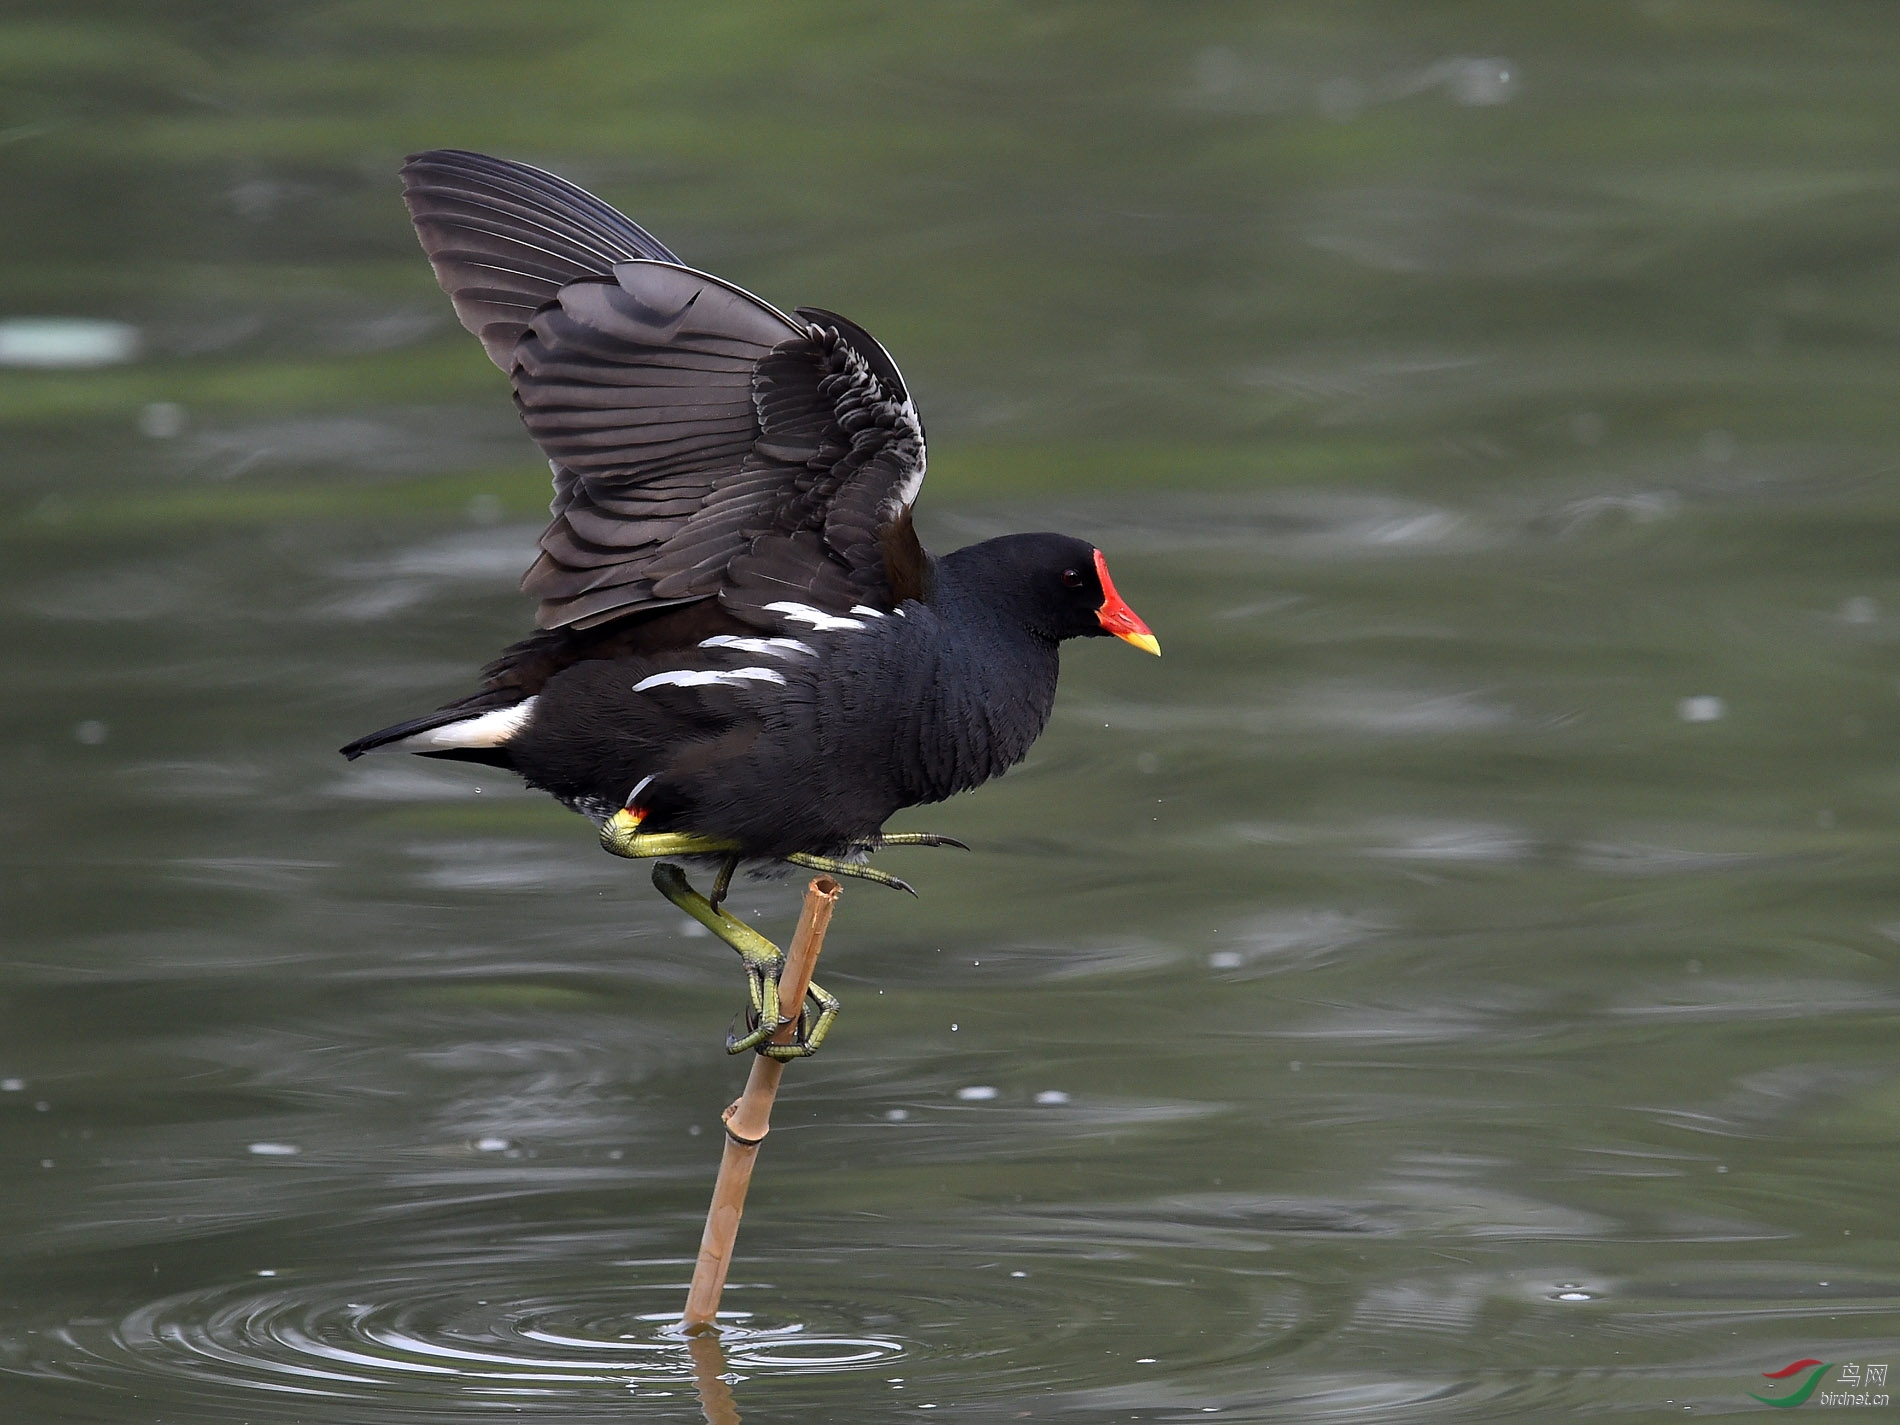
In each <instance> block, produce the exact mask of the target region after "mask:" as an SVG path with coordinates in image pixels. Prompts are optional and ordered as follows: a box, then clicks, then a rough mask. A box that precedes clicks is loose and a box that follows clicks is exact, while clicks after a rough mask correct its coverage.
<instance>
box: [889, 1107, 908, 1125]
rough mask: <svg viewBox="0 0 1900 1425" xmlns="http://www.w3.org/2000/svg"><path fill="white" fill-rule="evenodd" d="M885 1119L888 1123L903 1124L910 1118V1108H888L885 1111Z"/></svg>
mask: <svg viewBox="0 0 1900 1425" xmlns="http://www.w3.org/2000/svg"><path fill="white" fill-rule="evenodd" d="M884 1117H885V1120H886V1121H887V1122H890V1123H902V1122H903V1121H904V1120H905V1119H907V1118H909V1117H910V1110H909V1109H908V1108H887V1109H885V1110H884Z"/></svg>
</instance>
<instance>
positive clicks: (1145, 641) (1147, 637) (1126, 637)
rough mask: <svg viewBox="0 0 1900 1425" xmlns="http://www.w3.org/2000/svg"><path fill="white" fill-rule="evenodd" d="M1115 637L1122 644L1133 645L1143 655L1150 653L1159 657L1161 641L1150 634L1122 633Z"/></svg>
mask: <svg viewBox="0 0 1900 1425" xmlns="http://www.w3.org/2000/svg"><path fill="white" fill-rule="evenodd" d="M1117 637H1119V638H1120V639H1121V640H1122V641H1123V642H1124V643H1132V644H1134V645H1135V647H1137V648H1139V649H1140V650H1141V651H1142V652H1143V653H1152V654H1154V656H1155V657H1157V658H1159V657H1160V656H1161V640H1160V639H1158V638H1156V637H1155V636H1154V635H1153V634H1152V633H1124V634H1118V635H1117Z"/></svg>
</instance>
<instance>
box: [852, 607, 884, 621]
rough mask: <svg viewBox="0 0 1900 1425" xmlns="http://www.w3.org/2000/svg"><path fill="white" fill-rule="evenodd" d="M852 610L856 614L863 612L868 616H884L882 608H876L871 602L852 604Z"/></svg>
mask: <svg viewBox="0 0 1900 1425" xmlns="http://www.w3.org/2000/svg"><path fill="white" fill-rule="evenodd" d="M851 612H852V613H854V614H863V615H864V616H865V617H866V618H883V617H884V612H883V610H882V609H874V608H872V607H871V606H870V605H869V604H853V605H852V606H851Z"/></svg>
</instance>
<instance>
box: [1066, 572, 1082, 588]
mask: <svg viewBox="0 0 1900 1425" xmlns="http://www.w3.org/2000/svg"><path fill="white" fill-rule="evenodd" d="M1062 582H1063V583H1064V584H1066V585H1068V586H1069V587H1070V588H1071V589H1079V588H1081V587H1082V571H1081V570H1080V569H1064V570H1063V571H1062Z"/></svg>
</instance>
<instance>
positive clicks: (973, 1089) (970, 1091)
mask: <svg viewBox="0 0 1900 1425" xmlns="http://www.w3.org/2000/svg"><path fill="white" fill-rule="evenodd" d="M996 1094H997V1090H996V1089H995V1088H993V1087H991V1086H990V1085H989V1084H970V1085H968V1086H967V1087H965V1088H960V1089H958V1090H957V1097H958V1098H960V1099H962V1100H963V1101H964V1102H965V1103H987V1102H989V1100H991V1099H993V1098H995V1097H996Z"/></svg>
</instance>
